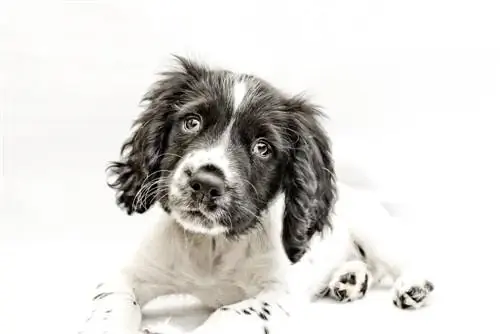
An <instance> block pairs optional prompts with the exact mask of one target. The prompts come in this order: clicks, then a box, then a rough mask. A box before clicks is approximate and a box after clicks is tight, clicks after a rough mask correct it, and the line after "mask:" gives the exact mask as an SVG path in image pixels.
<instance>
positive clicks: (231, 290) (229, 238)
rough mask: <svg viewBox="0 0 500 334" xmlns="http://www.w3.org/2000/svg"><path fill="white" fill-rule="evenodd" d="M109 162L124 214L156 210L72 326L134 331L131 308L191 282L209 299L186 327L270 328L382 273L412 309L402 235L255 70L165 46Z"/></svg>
mask: <svg viewBox="0 0 500 334" xmlns="http://www.w3.org/2000/svg"><path fill="white" fill-rule="evenodd" d="M176 59H177V61H178V67H177V68H175V69H173V70H171V71H169V72H166V73H163V74H162V77H161V79H160V80H159V81H158V82H157V83H156V84H155V85H154V86H153V87H152V88H151V90H150V91H149V92H148V93H147V94H146V96H145V101H146V102H147V107H146V109H145V111H144V112H143V113H142V114H141V115H140V116H139V118H138V119H137V121H136V122H135V129H134V132H133V134H132V136H131V137H130V138H129V139H128V140H127V141H126V142H125V143H124V145H123V148H122V151H121V153H122V156H121V159H120V161H117V162H114V163H112V164H111V166H110V171H111V173H112V174H113V176H114V179H113V181H112V182H111V183H110V186H111V187H112V188H114V189H115V190H116V192H117V202H118V204H119V205H120V206H121V207H122V208H123V209H125V210H126V211H127V212H128V213H129V214H132V213H143V212H145V211H147V210H148V209H150V208H151V207H152V206H153V205H154V204H155V203H157V204H159V205H160V206H161V207H162V208H163V211H164V216H163V218H162V219H161V220H160V221H158V223H157V225H156V227H155V229H154V231H153V232H152V233H151V235H150V236H149V237H148V238H146V239H145V240H144V242H143V243H142V245H141V246H140V248H139V250H138V251H137V253H136V254H135V256H134V258H133V259H132V260H131V261H130V262H129V264H128V265H126V266H125V267H124V268H123V270H121V271H120V272H119V273H117V275H116V277H112V278H110V279H108V280H107V281H105V282H103V283H102V284H100V285H99V286H98V287H97V291H96V293H95V297H94V309H93V312H92V315H91V317H90V318H89V319H88V321H87V323H86V327H85V329H84V330H83V332H84V333H87V334H90V333H96V334H104V333H134V332H138V331H139V330H140V324H141V306H143V305H144V304H146V303H147V302H149V301H151V300H152V299H154V298H156V297H158V296H162V295H169V294H181V293H182V294H191V295H194V296H195V297H197V298H198V299H200V301H201V302H202V303H204V304H205V305H207V306H209V307H211V308H213V310H214V312H213V314H212V315H211V316H210V317H209V318H208V320H207V321H206V322H205V323H204V324H203V325H201V326H200V327H198V328H197V329H196V330H195V332H196V333H235V332H238V333H239V332H241V331H244V332H245V333H247V332H248V333H259V334H261V333H262V334H264V333H271V332H272V333H275V332H277V331H279V329H280V326H279V325H280V324H282V323H283V320H285V319H286V318H288V317H289V316H293V315H294V314H299V313H298V309H299V308H300V307H301V306H304V305H306V303H307V302H308V301H311V300H312V299H314V298H317V297H325V296H328V297H331V298H333V299H335V300H337V301H338V302H349V301H354V300H355V299H359V298H362V297H363V296H364V295H365V293H366V291H367V290H368V289H369V288H370V287H371V286H372V285H373V284H374V283H377V282H378V281H379V280H380V279H381V278H383V277H385V276H390V277H392V278H393V279H394V280H395V283H394V296H393V301H394V304H395V305H396V306H397V307H399V308H402V309H406V308H409V309H415V308H419V307H421V306H422V305H424V304H425V302H426V301H427V300H428V296H429V294H430V292H431V291H432V290H433V285H432V284H431V283H430V282H429V281H427V280H426V279H424V278H422V277H420V276H418V275H415V274H414V273H411V272H410V270H411V269H412V268H411V260H412V255H411V254H409V252H408V250H411V249H412V247H411V246H408V245H406V242H408V238H407V236H408V235H407V234H405V233H404V232H400V231H397V230H398V229H401V228H403V225H400V224H398V223H395V222H394V221H393V219H392V218H391V217H390V216H389V215H388V213H387V212H386V211H385V210H384V209H383V208H382V206H380V205H379V204H378V203H377V202H374V201H373V200H372V199H371V198H370V197H368V196H365V195H363V194H361V193H358V192H357V191H354V190H351V189H349V188H347V187H345V186H344V185H341V184H340V183H337V180H336V177H335V172H334V163H333V160H332V157H331V152H330V143H329V140H328V138H327V136H326V133H325V131H324V130H323V129H322V127H321V126H320V122H321V120H320V118H319V117H320V116H321V115H320V111H319V109H318V108H317V107H315V106H314V105H312V104H311V103H310V102H308V101H307V100H306V99H303V98H300V97H289V96H287V95H285V94H283V93H282V92H280V91H279V90H278V89H276V88H274V87H273V86H271V85H270V84H269V83H267V82H265V81H264V80H262V79H260V78H258V77H255V76H251V75H246V74H237V73H233V72H230V71H225V70H219V69H214V68H209V67H207V66H205V65H201V64H198V63H195V62H193V61H190V60H188V59H185V58H181V57H176Z"/></svg>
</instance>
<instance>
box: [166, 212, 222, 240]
mask: <svg viewBox="0 0 500 334" xmlns="http://www.w3.org/2000/svg"><path fill="white" fill-rule="evenodd" d="M171 212H172V216H173V217H174V219H175V221H176V222H177V223H178V224H179V225H180V226H181V227H182V228H184V229H185V230H186V231H189V232H192V233H197V234H205V235H211V236H215V235H220V234H225V233H227V232H228V230H227V228H226V227H225V226H222V225H219V224H217V223H215V222H213V221H212V220H211V219H209V218H207V217H206V216H205V215H204V214H203V213H201V212H200V211H181V210H176V209H172V211H171Z"/></svg>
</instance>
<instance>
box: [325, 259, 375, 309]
mask: <svg viewBox="0 0 500 334" xmlns="http://www.w3.org/2000/svg"><path fill="white" fill-rule="evenodd" d="M371 279H372V278H371V275H370V273H369V272H368V268H367V266H366V264H365V263H364V262H362V261H350V262H347V263H345V264H344V265H343V266H342V267H341V268H340V269H339V270H337V271H336V272H335V273H334V275H333V278H332V280H331V281H330V284H328V287H327V288H326V289H325V290H323V291H322V292H321V295H322V296H329V297H331V298H333V299H334V300H336V301H337V302H341V303H346V302H350V301H354V300H356V299H360V298H362V297H363V296H364V295H365V294H366V291H367V290H368V287H369V286H370V283H371Z"/></svg>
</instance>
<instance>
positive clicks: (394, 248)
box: [345, 197, 434, 309]
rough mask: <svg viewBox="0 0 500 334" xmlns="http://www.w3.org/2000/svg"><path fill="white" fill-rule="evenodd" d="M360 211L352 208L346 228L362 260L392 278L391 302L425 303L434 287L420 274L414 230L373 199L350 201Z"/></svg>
mask: <svg viewBox="0 0 500 334" xmlns="http://www.w3.org/2000/svg"><path fill="white" fill-rule="evenodd" d="M353 202H356V206H357V207H358V208H359V207H361V208H362V210H356V208H351V209H350V210H349V212H345V214H346V215H348V220H349V230H350V233H351V235H352V238H353V240H354V242H355V244H356V245H357V246H359V249H360V252H361V253H363V254H364V261H366V263H368V266H369V267H373V268H376V271H384V272H386V273H387V274H388V275H389V276H391V277H392V278H393V279H394V280H395V283H394V287H393V289H394V291H393V302H394V304H395V305H396V306H397V307H399V308H402V309H415V308H419V307H421V306H423V305H425V304H426V303H427V302H428V300H429V297H430V294H431V292H432V291H433V290H434V286H433V284H432V283H431V282H430V281H429V280H428V278H427V277H424V276H422V274H424V271H425V263H422V260H423V259H422V258H421V254H419V252H418V250H419V249H421V246H420V245H419V244H416V242H421V240H420V239H418V238H417V236H416V233H415V232H416V231H412V230H411V226H408V225H407V224H405V223H404V222H401V221H399V220H398V219H396V218H394V217H391V216H390V215H389V213H388V212H387V211H386V210H385V208H384V207H383V206H382V205H380V204H379V203H378V202H377V201H376V200H375V199H374V198H371V197H360V198H356V199H355V200H353Z"/></svg>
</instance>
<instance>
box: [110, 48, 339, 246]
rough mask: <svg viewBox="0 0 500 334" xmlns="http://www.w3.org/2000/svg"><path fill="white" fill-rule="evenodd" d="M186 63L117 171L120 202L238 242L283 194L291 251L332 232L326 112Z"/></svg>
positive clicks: (166, 83)
mask: <svg viewBox="0 0 500 334" xmlns="http://www.w3.org/2000/svg"><path fill="white" fill-rule="evenodd" d="M178 60H179V62H180V69H179V70H177V71H172V72H168V73H165V74H164V77H163V78H162V80H160V81H158V82H157V83H156V85H155V86H154V87H153V88H152V89H151V90H150V91H149V92H148V94H146V96H145V100H146V101H147V102H148V106H147V109H146V110H145V111H144V112H143V114H141V116H140V117H139V119H138V120H137V121H136V130H135V132H134V134H133V135H132V136H131V138H130V139H128V140H127V141H126V142H125V144H124V146H123V149H122V156H123V158H122V161H120V162H115V163H113V164H112V165H111V170H112V172H113V173H114V174H115V175H116V177H117V178H116V180H115V181H114V182H113V183H112V184H111V186H112V187H113V188H115V189H117V191H118V194H117V199H118V203H119V204H120V205H121V206H123V207H125V208H126V209H127V211H128V212H129V213H133V212H139V213H142V212H144V211H146V210H147V209H148V208H149V207H150V206H151V205H152V204H154V203H155V202H159V204H160V205H161V206H162V207H163V208H164V209H165V210H166V211H169V212H170V213H171V214H172V215H173V216H174V217H175V218H176V221H178V222H179V223H180V224H181V225H182V226H183V227H184V228H185V229H187V230H191V231H193V232H198V233H204V234H221V233H224V234H226V235H228V236H235V235H240V234H242V233H245V232H246V231H248V230H249V229H251V228H253V227H255V226H258V225H259V224H260V223H261V220H260V216H261V214H262V212H264V211H265V210H266V209H267V208H268V206H269V203H270V202H271V201H272V200H273V199H274V198H275V196H276V195H277V194H278V193H279V192H284V193H285V198H286V204H285V213H284V224H285V225H284V227H283V238H284V240H285V239H287V237H288V238H289V239H290V240H289V241H290V242H289V243H288V244H289V245H290V247H291V248H294V247H295V248H296V247H297V246H296V245H295V246H293V244H294V242H295V244H298V243H300V242H301V240H302V239H307V238H308V236H309V234H312V232H314V231H316V230H320V229H321V228H322V227H323V226H324V225H327V216H328V214H329V212H330V209H331V206H332V204H333V200H334V198H335V185H334V181H335V180H334V170H333V162H332V160H331V158H330V147H329V142H328V140H327V138H326V136H325V133H324V131H323V130H322V129H321V127H320V126H319V124H318V123H317V122H318V121H317V119H316V116H317V113H318V112H317V110H316V109H315V108H314V107H312V106H311V105H309V104H308V103H307V102H306V101H304V100H302V99H299V98H290V97H286V96H285V95H284V94H282V93H281V92H280V91H278V90H277V89H275V88H274V87H272V86H271V85H269V84H268V83H266V82H265V81H263V80H261V79H259V78H256V77H253V76H249V75H242V74H235V73H232V72H228V71H222V70H213V69H209V68H207V67H204V66H201V65H199V64H194V63H192V62H190V61H188V60H186V59H183V58H178ZM309 237H310V236H309ZM299 248H300V247H299Z"/></svg>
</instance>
